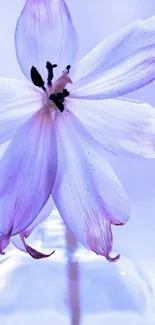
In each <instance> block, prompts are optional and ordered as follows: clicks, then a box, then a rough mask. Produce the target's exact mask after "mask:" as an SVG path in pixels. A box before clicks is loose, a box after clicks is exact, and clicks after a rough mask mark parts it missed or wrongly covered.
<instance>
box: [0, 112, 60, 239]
mask: <svg viewBox="0 0 155 325" xmlns="http://www.w3.org/2000/svg"><path fill="white" fill-rule="evenodd" d="M56 168H57V145H56V139H55V132H54V128H53V116H52V115H51V113H50V112H47V111H45V110H44V109H41V110H40V111H38V112H37V113H36V114H34V116H32V117H31V118H30V119H29V120H28V121H27V122H26V123H25V124H24V125H23V126H22V127H21V128H20V130H19V131H18V132H17V133H16V135H15V137H14V138H13V140H12V142H11V143H10V145H9V147H8V149H7V150H6V152H5V154H4V156H3V157H2V160H1V162H0V179H1V182H0V215H1V218H0V233H1V235H7V234H8V233H9V231H10V228H11V227H13V230H12V235H15V234H17V233H20V232H21V231H22V230H24V229H25V228H26V227H28V226H29V225H30V224H31V223H32V222H33V220H34V219H35V218H36V217H37V215H38V213H39V212H40V211H41V209H42V208H43V206H44V205H45V203H46V201H47V199H48V198H49V196H50V193H51V190H52V186H53V183H54V180H55V175H56Z"/></svg>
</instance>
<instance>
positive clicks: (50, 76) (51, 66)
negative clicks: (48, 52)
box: [46, 61, 57, 86]
mask: <svg viewBox="0 0 155 325" xmlns="http://www.w3.org/2000/svg"><path fill="white" fill-rule="evenodd" d="M56 67H57V64H51V63H50V62H49V61H47V63H46V69H47V71H48V78H47V84H48V86H51V85H52V79H53V77H54V74H53V69H54V68H56Z"/></svg>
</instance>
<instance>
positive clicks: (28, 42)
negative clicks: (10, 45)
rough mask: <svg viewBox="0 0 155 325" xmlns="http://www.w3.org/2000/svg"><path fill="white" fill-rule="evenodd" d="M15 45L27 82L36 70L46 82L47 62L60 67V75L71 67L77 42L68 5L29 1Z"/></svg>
mask: <svg viewBox="0 0 155 325" xmlns="http://www.w3.org/2000/svg"><path fill="white" fill-rule="evenodd" d="M15 44H16V53H17V58H18V62H19V64H20V67H21V69H22V71H23V73H24V74H25V75H26V76H27V77H28V78H30V69H31V67H32V66H35V67H36V68H37V69H38V71H39V72H40V73H41V75H42V77H43V78H44V81H46V79H47V70H46V62H47V61H50V62H51V63H52V64H58V65H59V71H62V70H64V68H65V67H66V66H67V65H68V64H70V65H72V64H73V63H74V60H75V58H76V56H77V50H78V40H77V35H76V31H75V29H74V27H73V24H72V20H71V17H70V13H69V11H68V8H67V6H66V4H65V2H64V1H63V0H28V1H27V2H26V5H25V7H24V9H23V11H22V13H21V15H20V17H19V19H18V23H17V28H16V34H15ZM57 71H58V69H55V71H54V72H55V73H56V72H57Z"/></svg>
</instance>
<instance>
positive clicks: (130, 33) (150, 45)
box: [72, 16, 155, 99]
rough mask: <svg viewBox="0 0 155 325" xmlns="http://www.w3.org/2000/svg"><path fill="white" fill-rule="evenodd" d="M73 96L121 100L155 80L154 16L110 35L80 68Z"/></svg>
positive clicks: (89, 54) (87, 57)
mask: <svg viewBox="0 0 155 325" xmlns="http://www.w3.org/2000/svg"><path fill="white" fill-rule="evenodd" d="M77 73H78V75H77V78H76V80H75V81H76V82H75V83H74V86H73V90H72V96H73V97H80V98H87V99H104V98H113V97H118V96H121V95H124V94H127V93H129V92H131V91H133V90H136V89H138V88H141V87H143V86H144V85H146V84H148V83H149V82H151V81H153V80H154V79H155V16H153V17H151V18H149V19H147V20H144V21H137V22H136V23H134V24H133V25H130V26H127V27H125V28H124V29H122V30H120V31H119V32H117V33H115V34H113V35H111V36H110V37H108V38H107V39H105V40H104V41H103V42H101V43H100V44H99V45H98V46H97V47H95V48H94V49H93V50H92V51H91V52H90V53H88V55H86V57H84V58H83V59H82V60H81V61H80V62H79V65H78V67H77Z"/></svg>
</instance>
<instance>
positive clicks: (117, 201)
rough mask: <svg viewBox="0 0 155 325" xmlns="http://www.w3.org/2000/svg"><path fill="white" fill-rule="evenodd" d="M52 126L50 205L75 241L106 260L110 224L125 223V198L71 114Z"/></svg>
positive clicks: (94, 144) (96, 146)
mask: <svg viewBox="0 0 155 325" xmlns="http://www.w3.org/2000/svg"><path fill="white" fill-rule="evenodd" d="M58 114H59V113H58ZM55 126H56V136H57V145H58V170H57V176H56V181H55V183H54V186H53V190H52V196H53V199H54V202H55V204H56V206H57V208H58V210H59V212H60V214H61V216H62V218H63V219H64V221H65V223H66V224H67V226H68V227H69V228H70V229H71V231H72V232H73V233H74V235H75V236H76V237H77V238H78V240H79V241H80V242H81V243H82V244H83V245H84V246H86V247H87V248H89V249H91V250H93V251H94V252H96V253H97V254H100V255H104V256H106V258H107V259H108V260H109V259H110V258H109V254H110V252H111V249H112V233H111V224H115V225H122V224H124V223H125V222H126V221H127V220H128V218H129V215H130V208H129V202H128V198H127V196H126V194H125V192H124V190H123V188H122V186H121V184H120V182H119V180H118V178H117V177H116V175H115V174H114V172H113V170H112V169H111V167H110V165H109V164H108V162H107V161H106V160H105V158H104V156H103V154H104V152H103V150H102V147H101V146H100V145H99V144H98V143H97V142H96V141H95V140H94V139H93V138H92V137H91V136H90V135H89V134H88V133H87V131H86V130H85V128H84V127H83V125H82V124H81V123H80V122H79V121H78V119H77V118H76V117H75V116H74V115H73V113H72V112H70V111H68V112H67V111H66V112H65V114H62V116H61V119H60V118H58V119H56V121H55ZM117 258H118V256H117Z"/></svg>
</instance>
